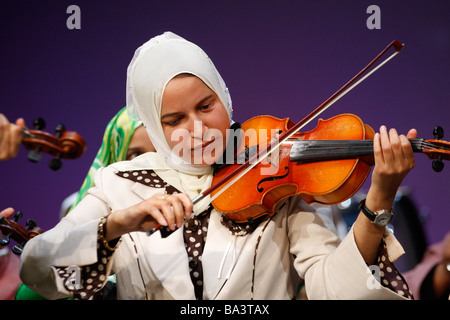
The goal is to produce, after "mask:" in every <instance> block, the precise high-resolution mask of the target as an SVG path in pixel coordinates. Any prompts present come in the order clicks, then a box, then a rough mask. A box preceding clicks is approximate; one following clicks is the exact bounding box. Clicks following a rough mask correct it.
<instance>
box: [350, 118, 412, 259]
mask: <svg viewBox="0 0 450 320" xmlns="http://www.w3.org/2000/svg"><path fill="white" fill-rule="evenodd" d="M416 138H417V131H416V130H415V129H411V130H410V131H409V132H408V134H407V136H405V135H399V134H398V133H397V131H396V130H395V129H390V130H389V132H388V130H387V129H386V127H385V126H382V127H381V128H380V132H379V133H376V134H375V136H374V146H373V151H374V159H375V167H374V169H373V172H372V181H371V186H370V188H369V191H368V193H367V198H366V201H365V205H366V207H367V208H369V209H370V210H371V211H372V212H375V211H378V210H382V209H387V210H389V209H391V207H392V204H393V203H394V198H395V194H396V193H397V189H398V187H399V186H400V184H401V183H402V181H403V179H404V178H405V177H406V175H407V174H408V173H409V172H410V171H411V170H412V169H413V168H414V165H415V159H414V153H413V150H412V147H411V143H410V142H409V140H408V139H416ZM383 233H384V227H380V226H377V225H375V224H373V223H372V222H371V221H369V219H367V217H365V216H364V214H362V213H360V215H359V216H358V219H357V221H356V223H355V226H354V235H355V241H356V244H357V245H358V248H359V250H360V252H361V254H362V256H363V258H364V260H365V261H366V263H368V264H371V263H373V261H374V260H375V259H376V257H377V255H378V249H379V243H380V241H381V239H382V237H383Z"/></svg>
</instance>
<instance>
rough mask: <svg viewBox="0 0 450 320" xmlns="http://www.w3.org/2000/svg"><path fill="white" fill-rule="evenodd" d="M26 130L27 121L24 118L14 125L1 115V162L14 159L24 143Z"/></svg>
mask: <svg viewBox="0 0 450 320" xmlns="http://www.w3.org/2000/svg"><path fill="white" fill-rule="evenodd" d="M24 128H25V121H24V120H23V119H22V118H19V119H17V120H16V123H15V124H13V123H10V122H9V121H8V119H7V118H6V117H5V116H4V115H3V114H1V113H0V161H4V160H8V159H11V158H14V157H15V156H16V155H17V153H18V152H19V147H20V144H21V143H22V130H23V129H24Z"/></svg>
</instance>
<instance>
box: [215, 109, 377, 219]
mask: <svg viewBox="0 0 450 320" xmlns="http://www.w3.org/2000/svg"><path fill="white" fill-rule="evenodd" d="M293 124H294V123H293V122H292V121H291V120H290V119H289V118H286V119H278V118H275V117H272V116H257V117H254V118H252V119H250V120H248V121H246V122H244V123H243V124H242V131H243V137H242V139H241V143H240V146H239V149H238V150H239V151H238V155H237V158H238V159H239V156H240V155H242V154H244V155H245V154H246V153H249V152H250V153H251V152H252V151H256V152H257V151H258V150H260V149H262V148H265V147H266V146H267V144H268V143H270V142H271V141H272V143H273V140H274V139H277V137H278V136H279V135H281V134H282V133H283V132H285V131H287V130H288V129H289V128H291V127H292V126H293ZM373 136H374V131H373V129H372V128H371V127H370V126H368V125H367V124H364V123H363V122H362V120H361V119H360V118H359V117H357V116H356V115H352V114H343V115H338V116H335V117H333V118H330V119H328V120H322V119H320V120H319V123H318V125H317V127H316V128H314V129H313V130H311V131H307V132H303V133H296V134H295V135H294V136H292V137H291V138H290V139H288V140H287V141H285V142H283V143H281V144H280V146H279V148H277V149H275V150H273V151H272V153H271V154H270V155H269V156H268V157H267V158H266V159H264V160H262V161H261V162H260V163H259V164H258V165H257V166H255V167H254V168H252V169H251V170H250V171H249V172H247V173H246V174H245V175H244V176H243V177H242V178H241V179H240V180H238V181H236V182H235V183H234V184H233V185H231V186H230V187H229V188H228V189H227V190H226V191H225V192H224V193H222V194H221V195H219V196H218V197H217V198H216V199H215V200H214V201H213V206H214V207H215V208H216V210H218V211H220V212H222V213H223V214H225V215H226V216H227V217H228V218H230V219H233V220H235V221H236V222H238V223H242V222H248V221H249V220H251V219H256V218H258V217H260V216H262V215H265V214H273V213H274V212H276V210H277V206H279V205H280V204H281V203H282V201H281V200H283V199H285V198H288V197H290V196H293V195H295V194H298V195H299V196H300V197H301V198H302V199H303V200H305V201H306V203H308V204H309V203H312V202H319V203H323V204H336V203H339V202H342V201H344V200H346V199H348V198H350V197H351V196H352V195H353V194H354V193H355V192H356V191H357V190H358V189H359V188H360V187H361V185H362V184H363V183H364V181H365V180H366V178H367V176H368V174H369V172H370V168H371V166H372V165H373V157H372V156H370V155H368V156H362V157H356V158H351V159H338V160H326V161H315V162H312V161H307V162H296V161H291V159H290V158H291V157H290V154H291V148H292V146H293V144H294V143H296V142H298V141H302V140H329V139H333V140H364V139H373ZM255 144H256V145H257V147H256V148H255V147H254V146H255ZM249 150H250V151H249ZM248 156H251V154H249V155H248ZM235 166H239V164H235V165H228V166H226V167H224V168H222V169H221V170H219V171H218V172H217V173H216V175H215V176H214V179H213V184H214V183H215V181H220V179H222V178H223V177H224V176H226V175H227V174H228V173H229V172H231V171H232V170H234V167H235ZM219 190H220V189H219ZM219 190H217V191H215V192H218V191H219ZM215 192H213V193H211V195H212V196H213V195H214V193H215Z"/></svg>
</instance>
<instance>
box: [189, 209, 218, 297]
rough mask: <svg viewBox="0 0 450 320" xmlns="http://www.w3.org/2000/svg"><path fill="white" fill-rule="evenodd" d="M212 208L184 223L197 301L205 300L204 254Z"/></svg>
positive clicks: (190, 270)
mask: <svg viewBox="0 0 450 320" xmlns="http://www.w3.org/2000/svg"><path fill="white" fill-rule="evenodd" d="M211 209H212V206H209V208H208V209H206V210H205V211H204V212H202V213H201V214H199V215H198V216H196V217H193V218H192V219H189V220H186V221H185V223H184V246H185V247H186V252H187V255H188V261H189V273H190V276H191V280H192V284H193V285H194V292H195V297H196V298H197V300H202V298H203V267H202V254H203V248H204V246H205V242H206V235H207V233H208V224H209V217H210V213H211Z"/></svg>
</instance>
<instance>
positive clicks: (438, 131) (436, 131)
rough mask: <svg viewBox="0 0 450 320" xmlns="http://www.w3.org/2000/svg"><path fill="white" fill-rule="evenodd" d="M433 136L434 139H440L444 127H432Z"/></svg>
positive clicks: (442, 135)
mask: <svg viewBox="0 0 450 320" xmlns="http://www.w3.org/2000/svg"><path fill="white" fill-rule="evenodd" d="M433 136H434V138H435V139H436V140H439V139H442V138H443V137H444V129H443V128H442V127H441V126H436V127H434V129H433Z"/></svg>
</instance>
